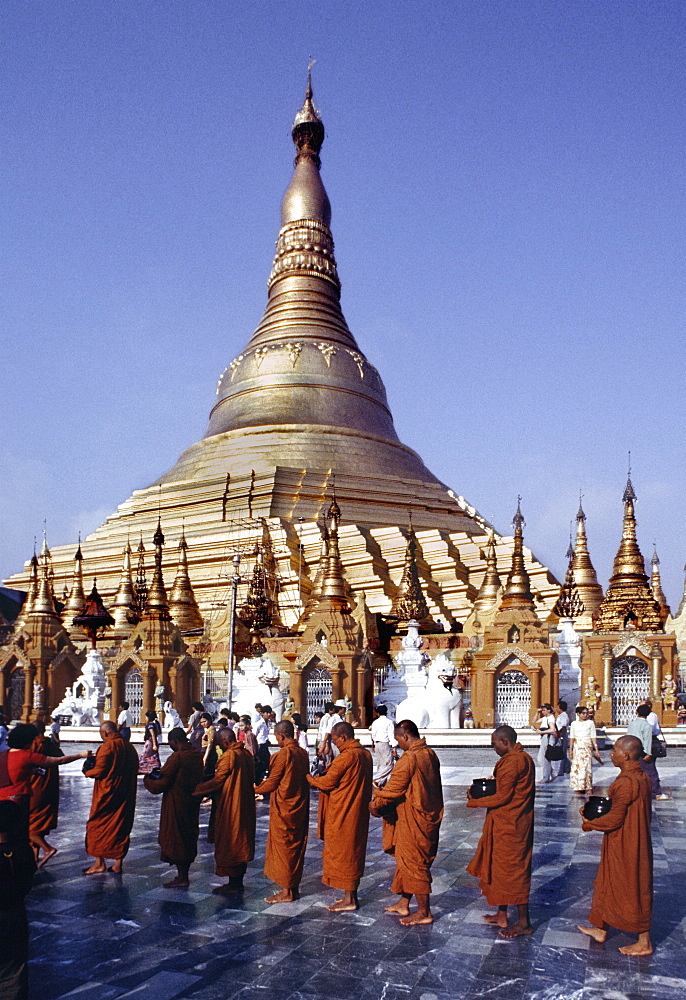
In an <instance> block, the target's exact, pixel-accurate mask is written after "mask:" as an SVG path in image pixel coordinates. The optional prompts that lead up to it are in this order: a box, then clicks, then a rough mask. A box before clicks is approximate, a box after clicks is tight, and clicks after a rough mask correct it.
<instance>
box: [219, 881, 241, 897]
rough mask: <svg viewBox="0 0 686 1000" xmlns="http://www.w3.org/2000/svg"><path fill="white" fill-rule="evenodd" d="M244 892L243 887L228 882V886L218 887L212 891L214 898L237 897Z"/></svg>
mask: <svg viewBox="0 0 686 1000" xmlns="http://www.w3.org/2000/svg"><path fill="white" fill-rule="evenodd" d="M238 892H243V886H242V885H231V883H230V882H227V884H226V885H218V886H215V888H214V889H213V890H212V894H213V895H214V896H235V895H236V893H238Z"/></svg>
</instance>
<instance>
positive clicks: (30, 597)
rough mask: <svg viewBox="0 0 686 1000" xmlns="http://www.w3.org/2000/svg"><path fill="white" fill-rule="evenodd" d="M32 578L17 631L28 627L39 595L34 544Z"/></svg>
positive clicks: (18, 620) (15, 624)
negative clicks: (29, 618) (28, 621)
mask: <svg viewBox="0 0 686 1000" xmlns="http://www.w3.org/2000/svg"><path fill="white" fill-rule="evenodd" d="M30 566H31V576H30V577H29V589H28V590H27V592H26V600H25V601H24V603H23V604H22V608H21V613H20V615H19V617H18V618H17V620H16V621H15V623H14V628H15V631H18V630H19V629H20V628H23V627H24V625H26V619H27V618H28V616H29V615H30V614H31V609H32V608H33V604H34V601H35V600H36V596H37V594H38V556H37V555H36V545H35V542H34V546H33V555H32V556H31V563H30Z"/></svg>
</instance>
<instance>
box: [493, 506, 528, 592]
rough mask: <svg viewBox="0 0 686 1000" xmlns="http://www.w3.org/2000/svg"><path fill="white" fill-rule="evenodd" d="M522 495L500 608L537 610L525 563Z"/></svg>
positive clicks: (514, 520)
mask: <svg viewBox="0 0 686 1000" xmlns="http://www.w3.org/2000/svg"><path fill="white" fill-rule="evenodd" d="M521 499H522V498H521V497H517V510H516V512H515V516H514V518H513V520H512V527H513V528H514V548H513V551H512V566H511V568H510V572H509V575H508V577H507V583H506V584H505V593H504V594H503V599H502V601H501V603H500V610H501V611H506V610H510V609H514V608H517V609H521V610H529V611H535V607H534V598H533V594H532V593H531V580H530V579H529V574H528V573H527V571H526V566H525V565H524V534H523V530H522V529H523V528H524V526H525V525H526V521H525V520H524V518H523V517H522V509H521V506H520V503H521Z"/></svg>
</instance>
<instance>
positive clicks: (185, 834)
mask: <svg viewBox="0 0 686 1000" xmlns="http://www.w3.org/2000/svg"><path fill="white" fill-rule="evenodd" d="M167 742H168V743H169V746H170V747H171V748H172V751H173V752H172V754H171V756H170V757H169V758H168V759H167V760H166V761H165V763H164V766H163V767H162V769H161V771H160V772H159V775H160V776H159V778H153V777H152V776H151V775H149V774H148V775H146V776H145V778H144V779H143V784H144V785H145V787H146V788H147V790H148V791H149V792H152V793H153V795H159V794H160V793H162V808H161V810H160V830H159V833H158V836H157V842H158V844H159V845H160V858H161V860H162V861H166V862H167V864H169V865H176V878H173V879H172V880H171V881H170V882H164V883H163V885H164V888H165V889H185V888H186V887H187V886H188V884H189V882H188V870H189V868H190V866H191V865H192V864H193V862H194V861H195V858H196V855H197V853H198V824H199V819H200V800H199V799H196V798H194V797H193V792H194V791H195V789H196V788H197V786H198V785H199V784H200V782H201V781H202V779H203V755H202V753H201V752H200V750H196V749H195V748H194V747H192V746H191V744H190V743H189V742H188V737H187V736H186V732H185V730H183V729H172V730H170V732H169V735H168V736H167Z"/></svg>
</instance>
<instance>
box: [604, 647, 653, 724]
mask: <svg viewBox="0 0 686 1000" xmlns="http://www.w3.org/2000/svg"><path fill="white" fill-rule="evenodd" d="M649 695H650V667H649V666H648V664H647V663H646V661H645V660H642V659H641V658H640V656H622V657H620V659H618V660H615V662H614V663H613V664H612V722H613V724H614V725H615V726H627V725H628V724H629V723H630V722H631V720H632V719H633V718H634V716H635V715H636V706H637V705H638V704H639V703H640V702H642V701H643V700H644V699H645V698H648V697H649Z"/></svg>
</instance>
